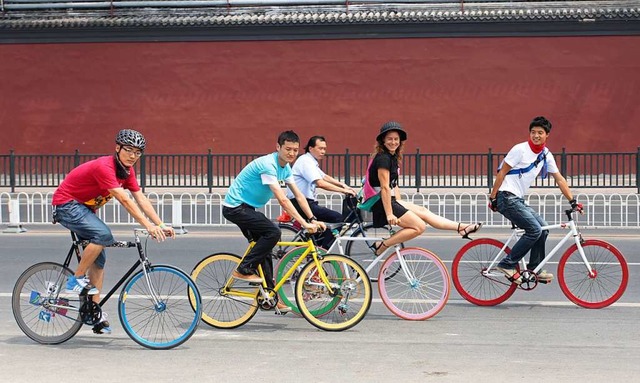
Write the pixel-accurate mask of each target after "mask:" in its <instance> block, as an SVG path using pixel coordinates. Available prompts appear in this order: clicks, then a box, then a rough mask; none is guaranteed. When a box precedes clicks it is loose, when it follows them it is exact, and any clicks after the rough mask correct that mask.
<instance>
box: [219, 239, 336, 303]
mask: <svg viewBox="0 0 640 383" xmlns="http://www.w3.org/2000/svg"><path fill="white" fill-rule="evenodd" d="M255 244H256V243H255V242H251V243H249V247H247V250H246V251H245V252H244V255H243V256H242V258H244V257H245V256H246V255H247V254H248V253H249V251H251V249H252V248H253V246H254V245H255ZM276 246H294V247H306V250H305V251H304V253H302V254H301V255H300V257H298V259H297V260H296V261H295V262H294V263H293V265H292V266H291V267H290V268H289V270H287V272H286V273H285V274H284V275H283V277H282V279H280V280H279V281H278V282H277V283H276V285H275V287H274V288H273V290H274V291H276V292H277V291H280V288H282V286H283V285H284V284H285V282H286V281H287V280H288V279H289V277H291V275H293V272H294V271H295V270H296V269H297V268H298V267H299V266H300V265H301V264H302V263H303V262H304V261H305V260H306V259H307V256H308V255H309V254H311V256H312V258H313V263H314V264H315V265H316V268H317V270H318V274H319V275H320V279H321V280H322V282H323V283H324V285H325V287H326V288H327V289H328V290H329V293H330V294H333V288H332V287H331V282H329V278H327V274H326V273H325V272H324V270H323V269H322V267H320V260H319V259H318V252H317V251H316V246H315V244H314V243H313V240H312V239H309V240H307V241H304V242H278V243H277V244H276ZM274 271H275V270H274ZM258 273H259V275H260V277H262V287H263V288H267V281H266V279H265V277H264V271H263V270H262V266H260V265H258ZM234 281H235V279H234V278H233V277H229V279H228V280H227V283H226V284H225V285H224V291H225V292H226V293H227V294H229V295H235V296H240V297H246V298H255V294H256V293H255V292H247V291H240V290H233V289H232V286H233V283H234Z"/></svg>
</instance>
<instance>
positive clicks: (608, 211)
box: [0, 192, 640, 228]
mask: <svg viewBox="0 0 640 383" xmlns="http://www.w3.org/2000/svg"><path fill="white" fill-rule="evenodd" d="M52 196H53V193H52V192H47V193H40V192H34V193H25V192H22V193H16V194H10V193H7V192H2V193H0V225H15V224H45V223H49V222H51V198H52ZM147 196H148V197H149V199H150V200H151V202H152V204H153V205H154V207H155V208H156V210H157V211H158V214H159V215H160V217H161V218H162V219H163V220H164V221H165V222H167V223H170V222H173V223H176V224H182V225H229V224H230V223H227V221H226V220H225V219H224V217H223V216H222V201H223V199H224V195H223V194H220V193H186V192H185V193H169V192H167V193H153V192H152V193H147ZM575 197H576V198H577V199H578V201H579V202H581V203H582V204H583V205H584V206H585V208H586V209H585V210H586V213H585V215H584V216H582V217H581V218H580V225H581V226H582V227H610V228H640V195H638V194H632V193H629V194H619V193H611V194H607V193H590V194H581V193H578V194H575ZM403 198H406V199H408V200H411V201H412V202H414V203H416V204H421V205H424V206H425V207H426V208H428V209H429V210H431V211H433V212H434V213H436V214H439V215H442V216H445V217H447V218H449V219H452V220H455V221H465V222H485V224H486V225H488V226H496V227H503V226H509V225H510V223H509V222H508V221H507V220H506V219H505V218H504V217H503V216H502V215H500V214H498V213H494V212H492V211H491V210H489V209H488V208H487V205H488V203H489V200H488V196H487V194H486V193H455V194H454V193H428V194H425V193H415V194H407V195H404V197H403ZM318 199H319V202H320V203H321V204H322V205H324V206H326V207H328V208H330V209H333V210H337V211H340V210H341V209H342V196H341V195H338V194H320V195H319V196H318ZM11 201H18V204H17V205H18V207H19V214H16V213H15V212H14V213H13V214H10V210H11V208H12V205H13V208H14V209H15V206H16V203H15V202H14V203H11ZM527 202H528V203H529V205H531V206H532V207H533V208H534V209H537V210H538V211H539V212H540V213H541V214H542V216H543V217H544V218H545V220H546V221H547V222H548V223H549V224H551V225H553V224H558V223H561V222H562V220H563V219H564V213H563V212H564V210H565V209H567V208H568V203H567V201H566V200H565V198H564V197H563V196H562V195H560V194H553V193H546V194H542V193H532V194H530V195H529V196H528V197H527ZM261 211H262V212H263V213H265V215H267V217H269V218H271V219H275V218H276V217H277V216H278V215H279V214H280V213H281V208H280V205H278V203H277V201H276V200H272V201H270V202H269V203H268V204H267V205H266V206H265V207H264V208H262V209H261ZM98 215H99V216H100V218H101V219H103V220H104V221H105V222H107V223H108V224H133V223H134V220H133V219H132V218H131V217H130V216H129V214H128V213H127V211H126V210H125V209H124V208H123V207H122V205H120V204H119V203H118V201H116V200H114V202H110V203H108V204H107V205H105V206H104V207H103V208H102V209H100V210H99V212H98ZM12 218H13V221H15V220H16V219H18V220H19V222H12ZM180 221H181V222H180Z"/></svg>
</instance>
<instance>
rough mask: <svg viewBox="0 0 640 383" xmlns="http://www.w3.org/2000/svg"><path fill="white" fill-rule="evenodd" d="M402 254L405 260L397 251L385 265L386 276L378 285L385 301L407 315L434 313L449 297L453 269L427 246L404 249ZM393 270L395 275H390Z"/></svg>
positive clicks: (402, 315) (419, 316) (411, 317)
mask: <svg viewBox="0 0 640 383" xmlns="http://www.w3.org/2000/svg"><path fill="white" fill-rule="evenodd" d="M400 256H401V257H402V258H403V259H404V262H400V259H399V257H398V255H397V254H395V253H394V254H393V255H392V256H390V257H389V259H388V260H387V261H386V262H385V263H384V264H383V265H382V274H381V275H382V276H384V277H383V278H382V279H380V280H379V281H378V288H379V290H380V296H381V298H382V301H383V303H384V304H385V305H386V306H387V308H389V310H390V311H391V312H392V313H394V314H395V315H397V316H398V317H400V318H403V319H408V320H424V319H428V318H431V317H433V316H434V315H436V314H437V313H439V312H440V311H441V310H442V309H443V308H444V306H445V305H446V302H447V301H448V299H449V273H448V272H447V269H446V267H445V265H444V264H443V263H442V261H441V260H440V259H439V258H438V257H437V256H436V255H435V254H433V253H431V252H429V251H428V250H425V249H419V248H406V249H402V250H400ZM403 264H404V266H403ZM398 270H399V271H398ZM389 273H391V274H392V276H391V277H387V275H388V274H389Z"/></svg>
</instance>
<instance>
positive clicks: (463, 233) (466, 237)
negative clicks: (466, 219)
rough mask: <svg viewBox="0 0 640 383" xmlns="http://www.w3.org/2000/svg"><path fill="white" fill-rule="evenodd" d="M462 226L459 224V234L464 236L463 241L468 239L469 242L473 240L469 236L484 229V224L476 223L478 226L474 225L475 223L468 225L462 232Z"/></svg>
mask: <svg viewBox="0 0 640 383" xmlns="http://www.w3.org/2000/svg"><path fill="white" fill-rule="evenodd" d="M461 225H462V223H458V234H460V235H461V236H462V239H468V240H471V238H469V234H473V233H475V232H477V231H478V230H480V229H481V228H482V222H480V223H476V224H473V223H471V224H468V225H467V226H465V227H464V228H463V229H462V230H460V226H461ZM470 227H472V229H471V230H467V229H469V228H470Z"/></svg>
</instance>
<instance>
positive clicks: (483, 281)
mask: <svg viewBox="0 0 640 383" xmlns="http://www.w3.org/2000/svg"><path fill="white" fill-rule="evenodd" d="M503 246H504V243H502V242H500V241H498V240H495V239H492V238H479V239H474V240H473V241H471V242H469V243H467V244H466V245H464V246H463V247H462V248H461V249H460V250H459V251H458V253H457V254H456V256H455V257H454V258H453V263H452V264H451V279H452V280H453V285H454V286H455V287H456V290H458V293H460V295H461V296H462V297H463V298H464V299H466V300H467V301H469V302H471V303H473V304H475V305H478V306H495V305H498V304H500V303H502V302H504V301H506V300H507V299H509V297H511V296H512V295H513V293H514V292H515V291H516V289H517V288H518V286H517V285H516V284H515V283H511V282H509V281H508V280H507V279H506V278H505V277H504V276H502V275H500V276H496V277H493V276H486V275H483V274H482V272H483V271H485V270H487V268H488V267H489V265H490V264H491V262H492V261H493V260H494V258H495V257H496V255H497V254H498V253H499V251H500V249H502V247H503ZM505 252H506V253H507V254H509V253H511V249H510V248H508V247H507V248H506V249H505ZM516 269H517V270H518V271H520V266H519V265H517V266H516Z"/></svg>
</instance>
